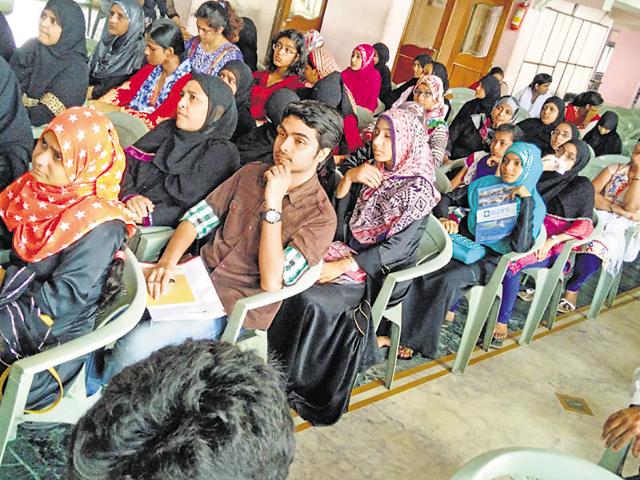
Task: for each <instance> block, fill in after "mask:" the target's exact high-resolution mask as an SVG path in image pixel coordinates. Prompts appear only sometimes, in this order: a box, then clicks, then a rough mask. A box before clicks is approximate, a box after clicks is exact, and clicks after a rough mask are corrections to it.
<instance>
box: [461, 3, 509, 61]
mask: <svg viewBox="0 0 640 480" xmlns="http://www.w3.org/2000/svg"><path fill="white" fill-rule="evenodd" d="M502 9H503V7H494V6H491V5H486V4H484V3H478V4H476V5H474V7H473V11H472V12H471V19H470V20H469V26H468V27H467V32H466V33H465V35H464V41H463V42H462V51H461V53H467V54H469V55H473V56H474V57H486V56H487V54H488V53H489V48H490V47H491V42H492V41H493V35H494V34H495V33H496V28H498V22H500V16H501V15H502Z"/></svg>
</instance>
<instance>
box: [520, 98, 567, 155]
mask: <svg viewBox="0 0 640 480" xmlns="http://www.w3.org/2000/svg"><path fill="white" fill-rule="evenodd" d="M564 109H565V104H564V102H563V101H562V99H560V98H558V97H549V98H548V99H547V100H545V102H544V103H543V104H542V108H541V109H540V117H539V118H527V119H525V120H523V121H521V122H520V123H519V124H518V126H519V127H520V129H521V130H522V132H523V133H524V141H525V142H528V143H533V144H534V145H535V146H536V147H538V148H539V149H540V151H541V152H542V155H543V156H544V155H548V154H550V153H554V148H553V147H552V146H551V132H553V130H554V129H555V128H556V127H557V126H558V125H559V124H561V123H562V122H563V121H564Z"/></svg>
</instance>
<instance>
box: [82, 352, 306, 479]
mask: <svg viewBox="0 0 640 480" xmlns="http://www.w3.org/2000/svg"><path fill="white" fill-rule="evenodd" d="M283 383H284V382H283V378H282V376H281V375H280V373H278V371H277V370H276V369H275V368H274V367H272V366H270V365H268V364H266V363H265V362H264V361H263V360H262V359H260V358H259V357H258V356H256V355H255V354H254V353H251V352H242V351H241V350H240V349H239V348H238V347H237V346H236V345H231V344H229V343H226V342H213V341H209V340H199V341H193V340H187V341H186V342H184V343H183V344H181V345H179V346H168V347H165V348H162V349H160V350H158V351H157V352H155V353H153V354H152V355H151V356H150V357H149V358H147V359H145V360H142V361H141V362H138V363H136V364H134V365H131V366H129V367H127V368H125V369H124V370H123V371H122V372H121V373H120V374H119V375H116V376H115V377H114V378H113V380H112V382H111V384H110V385H109V386H108V387H107V388H106V390H105V393H104V395H103V397H102V398H101V399H100V400H99V401H98V402H97V403H96V404H95V405H94V406H93V408H91V410H89V411H88V412H87V414H86V415H85V416H84V417H82V418H81V419H80V421H79V422H78V424H77V425H76V427H75V428H74V430H73V433H72V435H71V441H70V449H71V460H70V462H71V465H70V467H71V468H70V470H71V474H72V478H87V479H91V480H101V479H115V478H118V479H129V480H137V479H140V480H142V479H150V478H154V479H170V478H171V479H173V478H175V479H178V478H179V479H190V480H192V479H201V480H211V479H214V478H215V479H225V480H232V479H233V480H235V479H256V480H257V479H260V480H262V479H270V480H279V479H285V478H287V475H288V471H289V466H290V465H291V462H292V460H293V455H294V450H295V441H294V436H293V435H294V434H293V421H292V418H291V413H290V410H289V407H288V404H287V398H286V395H285V393H284V390H283Z"/></svg>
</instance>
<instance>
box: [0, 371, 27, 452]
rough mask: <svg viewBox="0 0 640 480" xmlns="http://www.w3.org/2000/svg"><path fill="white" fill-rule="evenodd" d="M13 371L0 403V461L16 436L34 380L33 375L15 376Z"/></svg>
mask: <svg viewBox="0 0 640 480" xmlns="http://www.w3.org/2000/svg"><path fill="white" fill-rule="evenodd" d="M13 373H15V372H12V374H10V375H9V379H8V381H7V387H6V388H5V391H4V396H3V398H2V403H1V404H0V463H1V462H2V459H3V458H4V453H5V450H6V448H7V443H9V441H10V440H13V439H15V438H16V431H17V428H18V417H19V416H20V415H21V414H22V412H23V411H24V407H25V405H26V404H27V396H28V395H29V390H30V389H31V382H32V381H33V375H27V374H23V375H22V376H18V377H14V375H13Z"/></svg>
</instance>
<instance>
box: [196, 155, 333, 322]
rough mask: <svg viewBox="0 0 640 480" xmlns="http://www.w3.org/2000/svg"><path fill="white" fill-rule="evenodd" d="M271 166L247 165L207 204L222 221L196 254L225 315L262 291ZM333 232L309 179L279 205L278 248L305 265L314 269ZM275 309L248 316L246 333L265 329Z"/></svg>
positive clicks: (323, 200) (316, 185)
mask: <svg viewBox="0 0 640 480" xmlns="http://www.w3.org/2000/svg"><path fill="white" fill-rule="evenodd" d="M269 167H270V165H266V164H261V163H250V164H248V165H246V166H245V167H243V168H242V169H240V170H238V171H237V172H236V173H235V174H234V175H233V176H232V177H231V178H229V179H228V180H227V181H225V182H224V183H222V184H221V185H220V186H219V187H218V188H216V189H215V190H214V191H213V192H212V193H210V194H209V196H208V197H207V198H206V201H207V203H208V204H209V206H210V207H211V208H212V209H213V211H214V213H215V214H216V215H217V216H218V218H220V219H221V220H222V221H223V224H222V225H221V226H220V227H218V229H217V230H216V233H215V237H214V239H213V241H212V242H209V243H207V244H206V245H205V246H204V247H202V249H201V251H200V254H201V256H202V258H203V260H204V262H205V264H206V265H207V266H208V267H209V268H210V269H211V270H212V273H211V279H212V281H213V284H214V286H215V287H216V291H217V292H218V295H219V296H220V299H221V301H222V304H223V305H224V308H225V310H226V311H227V314H229V315H230V314H231V312H232V311H233V308H234V306H235V304H236V301H238V300H239V299H241V298H244V297H247V296H249V295H254V294H256V293H259V292H261V291H262V289H261V288H260V269H259V267H258V250H259V245H260V232H261V229H262V220H261V219H260V214H261V213H262V212H263V211H264V208H265V206H264V189H265V185H266V182H265V179H264V172H265V171H266V170H267V169H268V168H269ZM335 230H336V214H335V212H334V210H333V208H332V206H331V203H330V202H329V199H328V198H327V195H326V193H325V192H324V190H323V189H322V187H321V186H320V182H319V181H318V177H317V176H316V175H314V176H313V177H312V178H311V179H310V180H308V181H306V182H305V183H303V184H302V185H300V186H299V187H297V188H295V189H294V190H292V191H291V192H289V193H288V194H287V195H286V196H285V197H284V200H283V202H282V246H283V248H285V247H287V246H291V247H293V248H295V249H296V250H298V251H299V252H300V253H301V254H302V255H303V256H304V257H305V259H306V260H307V263H308V264H309V265H315V264H316V263H318V262H319V261H320V260H321V259H322V256H323V255H324V253H325V251H326V249H327V248H328V246H329V244H330V243H331V240H332V239H333V236H334V234H335ZM279 308H280V303H278V304H274V305H267V306H265V307H262V308H259V309H256V310H252V311H250V312H249V314H248V315H247V317H246V319H245V321H244V327H245V328H257V329H267V328H269V325H271V322H272V321H273V318H274V317H275V315H276V313H277V312H278V309H279Z"/></svg>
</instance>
